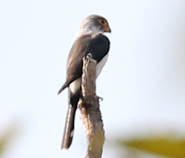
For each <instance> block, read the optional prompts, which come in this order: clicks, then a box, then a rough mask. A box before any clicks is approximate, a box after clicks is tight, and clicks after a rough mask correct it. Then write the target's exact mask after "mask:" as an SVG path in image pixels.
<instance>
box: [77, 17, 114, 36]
mask: <svg viewBox="0 0 185 158" xmlns="http://www.w3.org/2000/svg"><path fill="white" fill-rule="evenodd" d="M98 32H102V33H104V32H111V29H110V27H109V24H108V21H107V20H106V19H105V18H104V17H102V16H99V15H90V16H88V17H87V18H85V19H84V20H83V22H82V24H81V26H80V29H79V34H86V33H98Z"/></svg>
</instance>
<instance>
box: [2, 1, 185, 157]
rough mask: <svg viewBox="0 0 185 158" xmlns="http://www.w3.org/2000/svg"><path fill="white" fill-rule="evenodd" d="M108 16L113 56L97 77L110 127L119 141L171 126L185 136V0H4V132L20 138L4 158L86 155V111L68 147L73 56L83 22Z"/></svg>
mask: <svg viewBox="0 0 185 158" xmlns="http://www.w3.org/2000/svg"><path fill="white" fill-rule="evenodd" d="M91 14H98V15H101V16H103V17H105V18H106V19H107V20H108V22H109V25H110V27H111V30H112V33H111V34H106V35H107V36H108V38H109V39H110V41H111V48H110V53H109V59H108V62H107V64H106V65H105V67H104V69H103V71H102V73H101V74H100V76H99V77H98V79H97V95H98V96H101V97H103V99H104V100H103V101H102V102H100V105H101V111H102V116H103V121H104V129H105V132H106V141H105V145H104V150H103V156H102V157H107V158H111V157H115V155H116V154H117V153H116V152H115V151H116V148H117V147H116V146H114V145H111V144H112V142H111V140H112V139H113V138H118V137H123V138H129V137H131V136H133V135H138V134H139V135H147V134H150V133H155V132H164V131H170V132H174V133H178V134H179V135H181V136H184V135H185V126H184V120H185V29H184V28H185V18H184V17H185V1H184V0H174V1H172V0H171V1H170V0H150V1H147V0H139V1H138V0H118V1H111V0H106V1H105V0H102V1H98V0H94V1H84V0H78V1H72V0H68V1H63V0H52V1H51V0H30V1H29V0H17V1H13V0H6V1H5V0H4V1H3V0H2V1H0V96H1V97H0V107H1V110H0V136H1V135H2V134H3V131H5V130H6V129H7V128H8V126H9V125H12V124H13V125H15V126H16V128H17V129H18V131H17V136H16V138H14V141H13V142H12V143H11V144H10V146H9V149H7V150H6V151H5V153H4V155H3V158H13V157H14V158H25V157H26V158H46V157H55V158H61V157H66V158H68V157H74V155H75V157H84V156H85V153H86V139H85V132H84V127H83V124H82V121H81V119H80V115H79V111H78V112H77V115H76V122H75V123H76V128H75V135H74V140H73V144H72V146H71V147H70V149H69V150H67V151H63V150H62V151H61V150H60V145H61V140H62V134H63V128H64V123H65V117H66V112H67V105H68V103H67V90H65V91H64V92H62V94H60V95H57V92H58V90H59V88H60V87H61V85H62V84H63V83H64V81H65V77H66V76H65V74H66V60H67V56H68V52H69V50H70V48H71V46H72V44H73V42H74V39H75V37H76V33H77V31H78V28H79V26H80V23H81V22H82V20H83V19H84V18H85V17H87V16H88V15H91Z"/></svg>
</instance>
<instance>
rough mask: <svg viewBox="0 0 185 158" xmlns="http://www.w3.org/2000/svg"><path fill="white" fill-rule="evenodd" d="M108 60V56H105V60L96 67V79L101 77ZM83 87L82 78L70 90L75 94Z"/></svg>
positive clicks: (74, 82) (72, 84)
mask: <svg viewBox="0 0 185 158" xmlns="http://www.w3.org/2000/svg"><path fill="white" fill-rule="evenodd" d="M107 58H108V54H107V55H105V56H104V58H103V59H102V60H101V61H100V62H99V63H98V64H97V65H96V78H97V77H98V76H99V74H100V72H101V70H102V68H103V67H104V65H105V63H106V61H107ZM80 86H81V78H78V79H76V80H75V81H73V82H72V83H71V84H70V85H69V89H70V90H71V92H72V93H75V92H76V91H78V90H79V89H80Z"/></svg>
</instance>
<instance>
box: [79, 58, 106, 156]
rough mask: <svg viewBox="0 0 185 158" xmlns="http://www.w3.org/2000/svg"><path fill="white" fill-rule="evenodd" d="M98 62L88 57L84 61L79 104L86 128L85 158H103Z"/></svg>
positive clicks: (103, 138)
mask: <svg viewBox="0 0 185 158" xmlns="http://www.w3.org/2000/svg"><path fill="white" fill-rule="evenodd" d="M95 80H96V61H95V60H93V59H92V58H91V55H88V56H87V57H86V58H84V59H83V75H82V85H81V87H82V98H83V99H81V101H80V103H79V109H80V112H81V119H82V121H83V123H84V126H85V131H86V138H87V154H86V157H85V158H101V155H102V149H103V143H104V140H105V136H104V133H105V132H104V129H103V121H102V116H101V111H100V108H99V107H100V105H99V98H98V97H97V96H96V92H95V89H96V86H95Z"/></svg>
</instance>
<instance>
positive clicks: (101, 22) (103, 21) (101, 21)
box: [98, 19, 107, 26]
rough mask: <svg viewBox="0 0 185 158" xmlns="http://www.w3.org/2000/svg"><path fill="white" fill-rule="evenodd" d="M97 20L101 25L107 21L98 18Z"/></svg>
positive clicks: (104, 24)
mask: <svg viewBox="0 0 185 158" xmlns="http://www.w3.org/2000/svg"><path fill="white" fill-rule="evenodd" d="M98 22H99V23H100V24H101V25H102V26H106V25H107V22H106V21H105V20H104V19H98Z"/></svg>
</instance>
